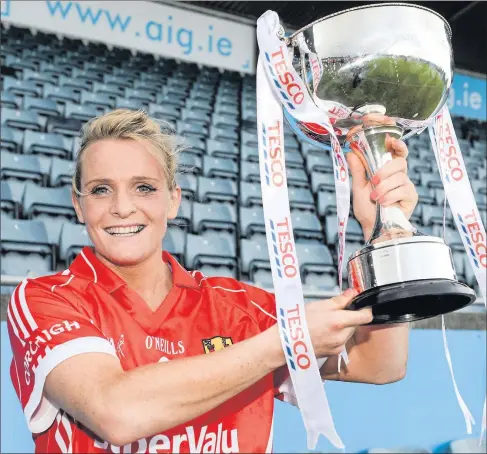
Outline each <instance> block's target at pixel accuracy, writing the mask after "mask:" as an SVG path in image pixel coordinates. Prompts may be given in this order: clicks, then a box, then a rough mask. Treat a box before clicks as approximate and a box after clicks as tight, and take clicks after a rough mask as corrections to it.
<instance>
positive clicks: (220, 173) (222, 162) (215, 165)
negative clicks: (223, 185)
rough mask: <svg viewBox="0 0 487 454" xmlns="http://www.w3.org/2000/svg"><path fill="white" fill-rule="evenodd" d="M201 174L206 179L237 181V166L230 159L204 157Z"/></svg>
mask: <svg viewBox="0 0 487 454" xmlns="http://www.w3.org/2000/svg"><path fill="white" fill-rule="evenodd" d="M203 174H204V176H205V177H208V178H229V179H231V180H237V179H238V165H237V163H236V162H235V161H233V160H232V159H223V158H218V157H214V156H204V158H203Z"/></svg>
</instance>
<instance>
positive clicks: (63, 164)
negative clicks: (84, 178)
mask: <svg viewBox="0 0 487 454" xmlns="http://www.w3.org/2000/svg"><path fill="white" fill-rule="evenodd" d="M75 168H76V162H75V161H70V160H66V159H58V158H52V164H51V168H50V173H49V184H50V186H52V187H55V186H64V185H71V181H72V177H73V175H74V171H75Z"/></svg>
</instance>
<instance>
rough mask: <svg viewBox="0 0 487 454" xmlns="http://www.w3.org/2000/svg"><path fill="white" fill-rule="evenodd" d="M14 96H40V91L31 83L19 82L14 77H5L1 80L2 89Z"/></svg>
mask: <svg viewBox="0 0 487 454" xmlns="http://www.w3.org/2000/svg"><path fill="white" fill-rule="evenodd" d="M2 91H6V92H9V93H11V94H12V95H16V96H34V97H40V96H41V89H40V88H39V87H38V86H37V85H36V84H35V82H33V81H27V80H20V79H16V78H14V77H10V76H5V77H4V78H3V89H2Z"/></svg>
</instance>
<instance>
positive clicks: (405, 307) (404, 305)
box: [349, 279, 476, 325]
mask: <svg viewBox="0 0 487 454" xmlns="http://www.w3.org/2000/svg"><path fill="white" fill-rule="evenodd" d="M475 298H476V296H475V292H474V291H473V290H472V289H471V288H470V287H468V286H467V285H465V284H462V283H461V282H458V281H455V280H450V279H436V280H418V281H412V282H401V283H397V284H389V285H384V286H381V287H375V288H371V289H369V290H366V291H365V292H363V293H361V294H359V295H358V296H357V297H356V298H355V299H354V300H353V301H352V303H351V304H350V306H349V309H351V310H358V309H362V308H364V307H371V308H372V313H373V316H374V319H373V320H372V322H371V323H370V324H371V325H381V324H384V325H385V324H392V323H405V322H413V321H416V320H422V319H425V318H430V317H435V316H437V315H440V314H446V313H448V312H453V311H456V310H458V309H461V308H462V307H465V306H468V305H469V304H470V303H472V302H474V301H475Z"/></svg>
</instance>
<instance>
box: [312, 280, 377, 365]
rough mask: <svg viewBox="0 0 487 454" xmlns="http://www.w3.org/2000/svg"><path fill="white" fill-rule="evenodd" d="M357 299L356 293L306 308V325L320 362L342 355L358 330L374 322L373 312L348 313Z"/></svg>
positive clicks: (351, 291) (353, 311) (352, 291)
mask: <svg viewBox="0 0 487 454" xmlns="http://www.w3.org/2000/svg"><path fill="white" fill-rule="evenodd" d="M356 295H357V292H356V291H355V290H354V289H347V290H346V291H345V292H344V293H342V294H340V295H337V296H334V297H333V298H330V299H327V300H321V301H314V302H312V303H308V304H306V305H305V310H306V321H307V322H308V329H309V333H310V336H311V341H312V343H313V348H314V351H315V355H316V357H317V358H323V357H328V356H334V355H338V354H340V352H342V351H343V349H344V348H345V345H346V343H347V342H348V340H349V339H350V338H351V337H352V336H353V334H354V332H355V330H356V329H357V328H358V327H359V326H361V325H366V324H367V323H370V322H371V321H372V318H373V317H372V309H371V308H368V307H367V308H364V309H360V310H357V311H355V310H347V309H346V307H347V306H348V305H349V304H350V303H351V302H352V300H353V298H354V297H355V296H356Z"/></svg>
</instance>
